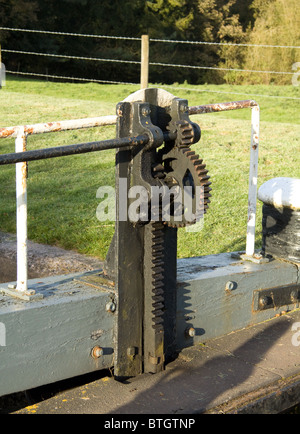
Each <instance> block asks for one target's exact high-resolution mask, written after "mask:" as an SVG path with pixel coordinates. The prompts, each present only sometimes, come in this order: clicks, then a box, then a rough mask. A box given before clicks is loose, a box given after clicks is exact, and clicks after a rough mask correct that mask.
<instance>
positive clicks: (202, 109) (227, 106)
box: [189, 100, 258, 115]
mask: <svg viewBox="0 0 300 434" xmlns="http://www.w3.org/2000/svg"><path fill="white" fill-rule="evenodd" d="M257 106H258V104H257V102H256V101H254V100H243V101H233V102H225V103H221V104H206V105H198V106H195V107H189V114H190V115H199V114H204V113H217V112H224V111H229V110H239V109H245V108H253V107H257Z"/></svg>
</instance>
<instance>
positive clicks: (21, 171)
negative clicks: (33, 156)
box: [15, 127, 28, 293]
mask: <svg viewBox="0 0 300 434" xmlns="http://www.w3.org/2000/svg"><path fill="white" fill-rule="evenodd" d="M26 142H27V137H26V134H25V132H24V128H22V127H21V128H20V129H19V131H18V135H17V138H16V140H15V149H16V152H25V151H26ZM16 201H17V288H16V289H17V291H19V292H22V293H25V292H27V290H28V286H27V285H28V284H27V280H28V275H27V163H17V164H16Z"/></svg>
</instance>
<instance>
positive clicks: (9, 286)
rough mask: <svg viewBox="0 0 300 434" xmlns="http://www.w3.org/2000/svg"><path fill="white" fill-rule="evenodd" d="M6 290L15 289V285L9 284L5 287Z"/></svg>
mask: <svg viewBox="0 0 300 434" xmlns="http://www.w3.org/2000/svg"><path fill="white" fill-rule="evenodd" d="M7 287H8V289H16V288H17V285H16V284H15V283H10V284H9V285H7Z"/></svg>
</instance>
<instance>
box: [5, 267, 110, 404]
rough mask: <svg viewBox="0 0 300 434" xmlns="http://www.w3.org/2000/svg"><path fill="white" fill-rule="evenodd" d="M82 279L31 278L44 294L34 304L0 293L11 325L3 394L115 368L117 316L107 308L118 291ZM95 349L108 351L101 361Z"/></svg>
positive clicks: (32, 286) (8, 330)
mask: <svg viewBox="0 0 300 434" xmlns="http://www.w3.org/2000/svg"><path fill="white" fill-rule="evenodd" d="M86 274H89V273H86ZM77 276H79V274H78V273H77V274H74V275H67V276H55V277H48V278H43V279H34V280H30V281H29V285H30V287H31V288H33V289H34V290H35V291H36V292H37V293H42V294H43V295H44V298H43V299H42V300H36V301H35V300H33V301H31V302H30V303H27V302H25V301H21V300H18V299H16V298H12V297H8V296H1V295H0V322H1V323H3V324H5V326H6V346H2V347H0V360H1V363H0V378H1V381H0V396H3V395H6V394H10V393H14V392H19V391H23V390H27V389H31V388H34V387H38V386H42V385H46V384H50V383H53V382H56V381H60V380H64V379H67V378H72V377H75V376H77V375H82V374H85V373H88V372H93V371H97V370H100V369H107V368H110V367H111V366H112V365H113V356H114V347H113V345H114V344H113V324H114V320H115V315H114V314H112V313H108V312H107V311H106V309H105V307H106V304H107V303H108V302H109V301H110V300H111V296H112V295H113V294H114V293H113V292H109V291H107V290H106V291H101V290H100V289H95V288H93V287H91V286H90V285H85V284H84V283H82V282H78V281H74V278H75V277H77ZM95 347H100V348H102V349H103V354H102V355H100V356H99V357H97V358H96V359H94V358H93V357H92V351H93V348H95Z"/></svg>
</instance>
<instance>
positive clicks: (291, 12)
mask: <svg viewBox="0 0 300 434" xmlns="http://www.w3.org/2000/svg"><path fill="white" fill-rule="evenodd" d="M253 10H254V17H255V18H256V20H255V24H254V27H253V29H251V31H250V33H249V43H251V44H259V45H262V44H265V45H280V46H284V45H287V46H299V45H300V25H299V24H300V23H299V18H298V17H299V14H298V10H299V1H298V0H267V1H265V0H254V2H253ZM297 56H299V50H296V49H292V48H259V47H256V48H255V47H249V48H248V49H247V52H246V56H245V64H244V67H245V69H252V70H264V71H283V72H292V65H293V64H294V63H295V62H297V60H299V57H297ZM246 80H247V82H249V81H250V82H255V83H257V82H261V83H265V84H270V83H276V84H290V83H291V77H290V75H283V74H282V75H281V74H278V75H277V74H251V76H245V81H246Z"/></svg>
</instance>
